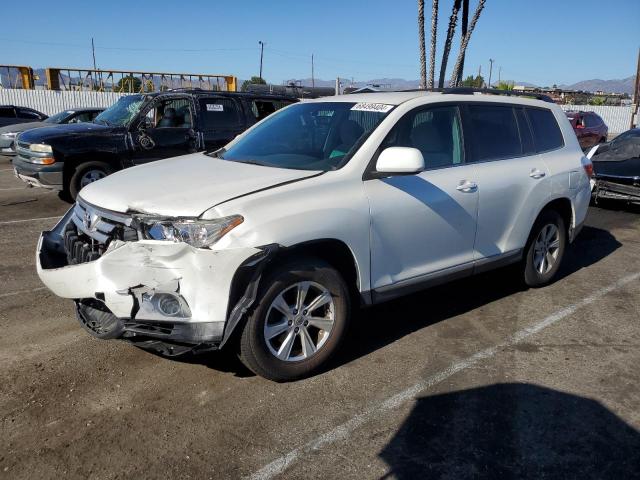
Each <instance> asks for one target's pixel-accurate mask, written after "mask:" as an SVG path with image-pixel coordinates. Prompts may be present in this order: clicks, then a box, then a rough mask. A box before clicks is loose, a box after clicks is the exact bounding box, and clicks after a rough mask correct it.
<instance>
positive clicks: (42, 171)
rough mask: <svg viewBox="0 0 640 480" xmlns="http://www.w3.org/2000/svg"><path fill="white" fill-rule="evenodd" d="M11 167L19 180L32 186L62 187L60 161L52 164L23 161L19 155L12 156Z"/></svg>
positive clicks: (61, 166)
mask: <svg viewBox="0 0 640 480" xmlns="http://www.w3.org/2000/svg"><path fill="white" fill-rule="evenodd" d="M12 163H13V167H14V171H15V174H16V177H18V178H19V179H20V180H22V181H23V182H25V183H28V184H30V185H32V186H34V187H43V188H50V189H53V190H62V189H63V170H64V165H63V164H62V163H58V162H56V163H54V164H53V165H37V164H34V163H30V162H25V161H24V160H22V159H21V158H20V156H16V157H13V161H12Z"/></svg>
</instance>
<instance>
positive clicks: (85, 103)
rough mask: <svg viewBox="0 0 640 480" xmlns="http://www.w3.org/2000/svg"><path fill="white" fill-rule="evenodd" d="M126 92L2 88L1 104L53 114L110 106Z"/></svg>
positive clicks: (0, 93)
mask: <svg viewBox="0 0 640 480" xmlns="http://www.w3.org/2000/svg"><path fill="white" fill-rule="evenodd" d="M124 95H127V94H126V93H114V92H75V91H55V90H20V89H11V88H0V105H17V106H20V107H29V108H34V109H36V110H38V111H39V112H42V113H46V114H47V115H53V114H54V113H58V112H60V111H62V110H67V109H71V108H80V107H105V108H106V107H110V106H111V105H113V104H114V103H115V102H116V101H118V99H119V98H120V97H122V96H124Z"/></svg>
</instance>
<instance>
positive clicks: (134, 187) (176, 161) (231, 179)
mask: <svg viewBox="0 0 640 480" xmlns="http://www.w3.org/2000/svg"><path fill="white" fill-rule="evenodd" d="M318 173H319V172H315V171H302V170H290V169H284V168H271V167H262V166H259V165H250V164H246V163H239V162H231V161H227V160H221V159H219V158H214V157H210V156H208V155H205V154H203V153H194V154H191V155H184V156H181V157H175V158H169V159H166V160H159V161H156V162H151V163H148V164H146V165H140V166H137V167H133V168H128V169H125V170H122V171H120V172H117V173H114V174H113V175H110V176H108V177H106V178H104V179H102V180H99V181H97V182H94V183H92V184H89V185H87V186H86V187H85V188H83V189H82V191H81V192H80V197H81V198H82V199H83V200H84V201H86V202H89V203H90V204H92V205H95V206H97V207H101V208H106V209H107V210H112V211H114V212H122V213H125V212H139V213H149V214H157V215H162V216H170V217H198V216H200V215H201V214H202V213H204V212H205V211H206V210H208V209H209V208H211V207H213V206H215V205H218V204H220V203H222V202H225V201H227V200H230V199H232V198H235V197H238V196H241V195H246V194H248V193H251V192H255V191H256V190H263V189H265V188H269V187H273V186H275V185H278V184H281V183H285V182H291V181H294V180H298V179H303V178H307V177H311V176H314V175H317V174H318Z"/></svg>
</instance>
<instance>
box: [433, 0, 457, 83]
mask: <svg viewBox="0 0 640 480" xmlns="http://www.w3.org/2000/svg"><path fill="white" fill-rule="evenodd" d="M461 4H462V0H454V2H453V9H452V10H451V16H450V17H449V28H447V37H446V39H445V41H444V50H443V52H442V62H440V79H439V81H438V88H442V87H444V76H445V74H446V72H447V62H448V61H449V52H451V44H452V43H453V34H454V33H455V31H456V23H458V11H459V10H460V6H461Z"/></svg>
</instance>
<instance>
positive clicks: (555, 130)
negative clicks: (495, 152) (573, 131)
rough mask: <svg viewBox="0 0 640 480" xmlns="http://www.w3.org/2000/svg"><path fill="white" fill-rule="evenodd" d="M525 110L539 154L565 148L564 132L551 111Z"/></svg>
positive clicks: (542, 109) (541, 109) (543, 109)
mask: <svg viewBox="0 0 640 480" xmlns="http://www.w3.org/2000/svg"><path fill="white" fill-rule="evenodd" d="M525 110H526V112H527V117H529V123H530V124H531V130H532V132H533V143H534V144H535V147H536V151H537V152H538V153H540V152H548V151H550V150H556V149H558V148H562V147H563V146H564V139H563V138H562V132H561V131H560V127H559V126H558V122H557V121H556V117H555V115H554V114H553V112H552V111H551V110H547V109H545V108H526V109H525Z"/></svg>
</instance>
